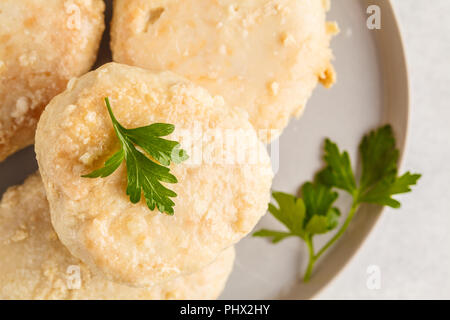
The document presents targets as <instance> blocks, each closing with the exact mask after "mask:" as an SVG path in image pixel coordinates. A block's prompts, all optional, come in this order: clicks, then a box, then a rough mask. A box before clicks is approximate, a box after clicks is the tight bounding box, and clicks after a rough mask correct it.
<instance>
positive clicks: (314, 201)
mask: <svg viewBox="0 0 450 320" xmlns="http://www.w3.org/2000/svg"><path fill="white" fill-rule="evenodd" d="M302 196H303V201H304V203H305V207H306V220H305V230H306V232H307V233H308V234H310V235H315V234H321V233H326V232H328V231H330V230H332V229H334V228H336V227H337V224H338V219H339V216H340V211H339V209H338V208H334V207H332V206H333V203H334V202H335V201H336V199H337V198H338V194H337V193H336V192H333V191H332V190H331V188H329V187H327V186H325V185H322V184H318V183H316V184H312V183H311V182H307V183H305V184H304V185H303V186H302Z"/></svg>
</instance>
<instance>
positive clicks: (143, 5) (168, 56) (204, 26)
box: [111, 0, 337, 141]
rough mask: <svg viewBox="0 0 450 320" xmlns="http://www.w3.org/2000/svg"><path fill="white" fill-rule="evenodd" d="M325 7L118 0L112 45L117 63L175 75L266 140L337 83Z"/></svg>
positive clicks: (319, 2)
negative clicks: (243, 115) (321, 88)
mask: <svg viewBox="0 0 450 320" xmlns="http://www.w3.org/2000/svg"><path fill="white" fill-rule="evenodd" d="M327 10H328V0H220V1H218V0H214V1H199V0H183V1H180V0H158V1H148V0H115V1H114V13H113V21H112V30H111V39H112V41H111V48H112V51H113V58H114V60H115V61H117V62H121V63H126V64H130V65H135V66H139V67H143V68H148V69H150V70H153V71H161V70H171V71H174V72H175V73H178V74H180V75H182V76H184V77H186V78H188V79H189V80H191V81H193V82H194V83H196V84H198V85H201V86H203V87H205V88H206V89H208V90H209V91H210V92H211V93H212V94H216V95H221V96H223V97H224V98H225V100H226V101H227V103H228V104H230V105H232V106H239V107H241V108H243V109H245V110H247V111H248V113H249V115H250V120H251V123H252V124H253V125H254V126H255V128H256V129H258V130H260V131H259V132H258V133H259V135H260V137H261V138H262V139H263V140H265V141H268V140H270V139H272V138H273V137H274V136H276V134H277V133H280V132H281V130H282V129H283V128H284V127H285V126H286V125H287V123H288V120H289V118H290V117H291V116H294V115H296V116H298V115H300V114H301V112H302V110H303V108H304V106H305V104H306V101H307V100H308V98H309V96H310V95H311V93H312V91H313V89H314V88H315V86H316V84H317V82H318V81H320V82H322V83H323V84H324V85H325V86H327V87H328V86H330V85H331V84H332V83H333V82H334V80H335V76H334V71H333V68H332V66H331V63H330V60H331V58H332V53H331V50H330V48H329V45H330V39H331V36H332V35H333V34H334V33H336V32H337V26H336V24H335V23H327V22H326V17H325V14H326V11H327ZM269 130H273V131H274V132H272V133H270V132H269Z"/></svg>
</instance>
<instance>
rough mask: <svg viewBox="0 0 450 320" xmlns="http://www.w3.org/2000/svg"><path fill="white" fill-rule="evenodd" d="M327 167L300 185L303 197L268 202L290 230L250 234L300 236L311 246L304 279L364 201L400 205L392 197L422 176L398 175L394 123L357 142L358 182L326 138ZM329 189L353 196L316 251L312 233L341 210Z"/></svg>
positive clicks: (280, 196) (346, 157)
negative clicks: (330, 235)
mask: <svg viewBox="0 0 450 320" xmlns="http://www.w3.org/2000/svg"><path fill="white" fill-rule="evenodd" d="M324 153H325V155H324V161H325V168H324V169H322V170H321V171H319V172H318V173H317V174H316V177H315V180H314V182H307V183H305V184H304V185H303V186H302V189H301V191H302V192H301V193H302V198H297V197H295V196H293V195H289V194H280V193H274V198H275V200H277V202H278V204H279V208H276V207H275V206H274V205H272V204H269V211H270V213H272V215H274V216H275V217H276V218H277V219H278V220H279V221H280V222H282V223H283V224H284V225H285V226H286V227H287V228H288V230H289V232H282V231H273V230H267V229H263V230H260V231H258V232H256V233H255V234H254V236H259V237H268V238H271V239H272V242H274V243H276V242H279V241H281V240H283V239H285V238H287V237H291V236H298V237H299V238H301V239H303V240H304V241H305V243H306V245H307V247H308V251H309V263H308V267H307V270H306V272H305V276H304V281H308V280H309V278H310V276H311V274H312V271H313V266H314V263H315V262H316V261H317V260H318V259H319V258H320V257H321V256H322V254H323V253H324V252H326V251H327V250H328V249H329V248H330V247H331V246H332V245H333V244H334V243H335V242H336V241H337V240H338V239H339V238H340V237H341V236H342V235H343V234H344V233H345V231H346V230H347V228H348V226H349V225H350V222H351V221H352V219H353V217H354V215H355V214H356V212H357V210H358V208H359V206H360V205H361V204H363V203H375V204H379V205H383V206H390V207H393V208H399V207H400V202H398V201H397V200H395V199H393V198H392V196H393V195H396V194H400V193H406V192H410V191H411V186H413V185H415V184H416V183H417V181H418V180H419V179H420V174H412V173H410V172H407V173H405V174H403V175H402V176H398V169H397V162H398V156H399V150H398V149H397V148H396V146H395V138H394V135H393V131H392V128H391V127H390V126H384V127H381V128H379V129H378V130H375V131H372V132H370V133H369V134H367V135H365V136H364V138H363V139H362V141H361V144H360V146H359V154H360V159H361V175H360V179H359V183H356V179H355V176H356V174H355V173H354V171H353V169H352V165H351V162H350V157H349V155H348V152H346V151H344V152H341V151H340V150H339V148H338V146H337V144H336V143H334V142H332V141H331V140H329V139H326V140H325V148H324ZM333 188H336V189H340V190H344V191H347V192H348V193H350V194H351V195H352V198H353V201H352V205H351V209H350V211H349V213H348V215H347V217H346V219H345V221H344V223H343V224H342V226H341V227H340V228H339V230H338V231H337V233H336V234H335V235H334V236H333V237H332V238H331V239H330V240H328V242H327V243H326V244H325V245H324V246H323V247H322V248H321V249H320V250H318V251H317V252H316V251H315V250H314V242H313V236H314V235H317V234H323V233H327V232H329V231H330V230H333V229H335V228H336V227H337V225H338V223H339V222H338V219H339V216H340V211H339V209H338V208H336V207H333V204H334V202H335V201H336V199H337V198H338V194H337V193H336V192H334V191H333Z"/></svg>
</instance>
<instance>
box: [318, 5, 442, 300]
mask: <svg viewBox="0 0 450 320" xmlns="http://www.w3.org/2000/svg"><path fill="white" fill-rule="evenodd" d="M391 2H392V4H393V6H394V9H395V11H396V14H397V17H398V19H399V22H400V27H401V31H402V34H403V37H404V41H405V49H406V54H407V59H408V64H409V73H410V85H411V119H410V132H409V141H408V147H407V151H406V159H405V162H404V166H403V168H402V169H403V171H404V170H412V171H416V172H420V173H422V174H423V177H422V179H421V181H420V184H419V186H418V187H417V188H416V189H415V191H414V192H413V193H412V194H411V195H407V196H406V197H405V198H404V199H405V201H403V207H402V209H400V210H395V211H394V210H391V209H386V210H385V212H384V215H383V217H382V218H381V220H380V221H379V223H378V225H377V227H376V228H375V230H374V231H373V232H372V233H371V235H370V236H369V238H368V239H367V241H366V242H365V244H364V246H363V247H362V249H361V250H360V251H359V252H358V253H357V255H356V256H355V257H354V258H353V260H352V261H351V262H350V263H349V265H348V266H347V267H346V268H345V269H344V270H343V271H342V272H341V273H340V275H339V276H338V277H337V278H336V279H335V280H334V281H333V282H332V283H331V284H330V285H329V286H328V287H327V289H325V290H324V291H323V292H322V293H321V294H320V295H319V296H318V298H319V299H397V298H398V299H400V298H401V299H415V298H419V299H444V298H446V299H450V19H449V14H450V1H449V0H433V1H427V0H392V1H391ZM370 265H377V266H379V267H380V270H381V288H380V289H378V290H370V289H368V288H367V285H366V282H367V279H368V273H367V267H368V266H370Z"/></svg>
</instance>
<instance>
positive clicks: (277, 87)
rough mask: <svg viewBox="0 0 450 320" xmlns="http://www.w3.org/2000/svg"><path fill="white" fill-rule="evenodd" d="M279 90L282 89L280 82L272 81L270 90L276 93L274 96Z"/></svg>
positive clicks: (273, 93)
mask: <svg viewBox="0 0 450 320" xmlns="http://www.w3.org/2000/svg"><path fill="white" fill-rule="evenodd" d="M279 91H280V85H279V84H278V82H276V81H273V82H272V83H270V92H271V93H272V95H274V96H276V95H278V92H279Z"/></svg>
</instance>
